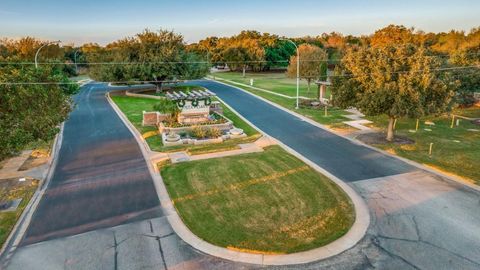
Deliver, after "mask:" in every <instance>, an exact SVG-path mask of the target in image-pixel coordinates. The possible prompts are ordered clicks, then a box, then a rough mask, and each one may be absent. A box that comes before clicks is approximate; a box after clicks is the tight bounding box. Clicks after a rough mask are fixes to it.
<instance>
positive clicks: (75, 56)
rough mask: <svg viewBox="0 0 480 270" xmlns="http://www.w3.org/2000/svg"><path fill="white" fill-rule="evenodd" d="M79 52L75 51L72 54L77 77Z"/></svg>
mask: <svg viewBox="0 0 480 270" xmlns="http://www.w3.org/2000/svg"><path fill="white" fill-rule="evenodd" d="M78 52H80V51H79V50H76V51H75V53H74V54H73V61H74V62H75V73H76V75H78V65H77V53H78Z"/></svg>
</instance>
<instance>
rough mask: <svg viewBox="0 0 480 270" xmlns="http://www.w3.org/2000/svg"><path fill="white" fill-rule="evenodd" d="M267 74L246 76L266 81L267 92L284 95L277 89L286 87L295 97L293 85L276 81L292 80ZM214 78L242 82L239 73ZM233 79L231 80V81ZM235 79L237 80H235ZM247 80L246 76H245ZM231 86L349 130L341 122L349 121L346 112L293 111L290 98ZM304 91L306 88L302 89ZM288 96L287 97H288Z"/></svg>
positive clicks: (313, 118)
mask: <svg viewBox="0 0 480 270" xmlns="http://www.w3.org/2000/svg"><path fill="white" fill-rule="evenodd" d="M268 74H269V73H259V74H255V73H251V74H250V73H248V75H251V76H252V77H253V76H257V77H261V78H263V79H262V80H265V81H268V82H269V85H270V87H269V88H265V89H267V90H270V91H273V92H278V93H282V94H286V93H285V92H282V90H278V89H285V87H288V89H289V90H287V91H289V93H290V94H291V93H292V91H293V93H294V94H293V96H295V91H296V90H295V89H296V88H295V87H296V86H295V83H294V84H293V85H291V84H288V86H282V84H281V83H279V82H278V81H282V80H283V81H284V80H287V81H288V80H289V81H292V79H286V78H285V79H278V77H279V76H283V77H285V75H284V74H277V73H274V76H276V77H274V76H273V75H272V76H268ZM214 75H215V77H220V78H225V79H229V80H232V81H237V82H242V81H241V79H242V75H241V73H235V72H225V73H215V74H214ZM232 78H233V79H232ZM235 78H237V79H235ZM247 78H248V76H247ZM248 81H249V79H248ZM293 81H295V80H293ZM232 86H235V87H238V88H241V89H243V90H246V91H248V92H251V93H253V94H255V95H257V96H260V97H263V98H265V99H267V100H269V101H271V102H274V103H276V104H278V105H280V106H282V107H284V108H287V109H289V110H292V111H295V112H297V113H299V114H302V115H304V116H306V117H308V118H310V119H312V120H314V121H316V122H318V123H320V124H323V125H327V126H330V127H332V128H336V129H350V128H349V127H348V126H347V125H345V124H343V123H342V122H343V121H348V120H349V119H348V118H346V117H345V116H344V115H346V114H348V113H347V112H345V111H344V110H342V109H338V108H329V109H328V110H327V114H325V111H324V110H323V109H310V108H300V109H298V110H297V109H295V107H296V99H290V98H285V97H281V96H277V95H274V94H270V93H267V92H264V91H260V90H255V89H253V88H251V87H245V86H239V85H235V84H232ZM255 86H257V87H260V86H259V85H255ZM304 90H305V91H306V88H305V89H304ZM316 91H317V90H316V87H314V88H313V91H312V92H313V95H311V98H316ZM290 94H288V95H290ZM328 95H329V94H328V92H327V96H328Z"/></svg>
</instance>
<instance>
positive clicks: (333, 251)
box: [106, 93, 370, 265]
mask: <svg viewBox="0 0 480 270" xmlns="http://www.w3.org/2000/svg"><path fill="white" fill-rule="evenodd" d="M106 97H107V100H108V102H109V103H110V105H112V108H113V109H114V110H115V112H116V113H117V114H118V115H119V117H120V119H122V121H123V122H124V124H125V125H126V126H127V128H128V129H129V130H130V131H131V132H132V134H133V135H134V137H135V139H136V140H137V143H138V144H139V146H140V149H141V151H142V153H143V156H144V158H145V159H146V161H147V165H148V168H149V171H150V174H151V176H152V178H153V181H154V184H155V188H156V190H157V194H158V197H159V200H160V204H161V205H162V208H163V210H164V212H165V215H166V216H167V219H168V221H169V222H170V225H171V226H172V228H173V230H174V231H175V233H176V234H177V235H178V236H179V237H180V238H181V239H182V240H183V241H185V242H186V243H188V244H189V245H191V246H192V247H194V248H195V249H197V250H200V251H201V252H204V253H206V254H209V255H212V256H215V257H220V258H223V259H227V260H231V261H235V262H242V263H250V264H257V265H295V264H304V263H309V262H314V261H318V260H322V259H326V258H329V257H332V256H335V255H338V254H340V253H342V252H344V251H346V250H348V249H350V248H352V247H353V246H355V245H356V244H357V243H358V242H359V241H360V240H361V239H362V238H363V237H364V235H365V233H366V231H367V229H368V226H369V224H370V214H369V211H368V208H367V205H366V204H365V202H364V201H363V199H362V198H361V197H360V196H359V195H358V194H357V193H356V192H355V191H354V190H353V189H352V188H351V187H350V186H349V185H348V184H346V183H345V182H343V181H341V180H340V179H338V178H337V177H335V176H333V175H332V174H330V173H329V172H327V171H325V170H324V169H322V168H320V167H319V166H318V165H316V164H315V163H313V162H312V161H310V160H308V159H307V158H305V157H303V156H302V155H300V154H299V153H297V152H296V151H294V150H293V149H291V148H289V147H288V146H286V145H284V144H283V143H281V142H279V141H278V140H275V139H274V138H271V139H272V140H274V141H276V142H277V143H278V144H279V145H280V146H281V147H283V148H284V149H285V150H286V151H288V152H289V153H291V154H293V155H294V156H296V157H297V158H299V159H301V160H302V161H304V162H305V163H307V164H308V165H310V166H311V167H312V168H314V169H315V170H317V171H318V172H320V173H322V174H324V175H326V176H327V177H329V178H330V179H332V181H334V182H335V183H336V184H337V185H339V186H340V188H341V189H343V190H344V191H345V193H347V195H348V196H349V197H350V199H351V200H352V203H353V205H354V208H355V222H354V224H353V225H352V227H351V228H350V230H349V231H348V232H347V234H345V235H344V236H342V237H341V238H339V239H337V240H335V241H334V242H332V243H330V244H328V245H326V246H323V247H319V248H315V249H312V250H309V251H304V252H298V253H293V254H286V255H263V254H251V253H245V252H239V251H234V250H229V249H227V248H223V247H218V246H215V245H212V244H210V243H208V242H206V241H204V240H202V239H201V238H199V237H198V236H196V235H195V234H193V233H192V232H191V231H190V229H188V228H187V226H186V225H185V224H184V223H183V221H182V219H181V218H180V216H179V215H178V213H177V211H176V209H175V207H174V205H173V203H172V201H171V199H170V196H169V194H168V192H167V189H166V187H165V184H164V183H163V179H162V177H161V175H160V173H159V170H158V168H157V166H156V164H152V162H151V161H150V160H149V153H148V150H147V149H148V146H146V145H145V142H144V140H143V139H141V136H140V134H139V133H138V131H137V130H136V129H135V127H133V126H132V124H131V123H130V122H129V121H128V119H126V117H125V116H124V115H123V113H122V112H121V111H120V110H119V108H118V107H117V106H116V104H114V102H113V100H111V98H110V95H109V94H108V93H107V95H106ZM221 101H222V100H221ZM222 102H223V101H222ZM224 104H226V103H225V102H224ZM226 106H228V107H229V109H231V110H232V111H233V112H235V113H236V114H237V115H238V116H239V117H240V118H242V119H243V120H244V121H245V122H247V123H249V124H250V125H252V126H253V127H254V128H256V129H257V130H259V131H260V132H261V133H262V134H264V135H265V136H268V135H267V134H266V133H265V132H263V131H262V130H261V129H259V128H258V127H256V126H255V125H253V124H252V123H251V122H250V121H248V120H247V119H245V118H244V117H243V116H241V115H240V114H238V112H236V111H235V110H234V109H233V108H231V107H230V106H229V105H226ZM268 137H269V136H268Z"/></svg>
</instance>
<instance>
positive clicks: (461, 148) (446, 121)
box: [369, 108, 480, 185]
mask: <svg viewBox="0 0 480 270" xmlns="http://www.w3.org/2000/svg"><path fill="white" fill-rule="evenodd" d="M465 111H466V113H464V110H456V111H455V113H456V114H458V115H465V114H467V113H468V114H469V115H475V114H480V108H476V109H467V110H465ZM369 119H370V120H372V121H374V123H375V126H377V127H380V128H382V129H384V128H385V127H386V126H387V121H388V120H387V118H386V117H383V116H380V117H369ZM427 120H428V121H432V122H434V123H435V126H428V125H425V121H427ZM451 121H452V119H451V117H449V116H447V115H444V116H440V117H429V118H425V119H421V121H420V128H419V130H418V131H417V132H415V133H411V132H409V130H415V125H416V120H415V119H399V120H398V121H397V125H396V132H397V134H398V135H401V136H406V137H408V138H410V139H412V140H414V141H415V144H413V145H396V144H376V145H374V146H376V147H379V148H382V149H384V150H388V151H390V152H393V153H395V154H397V155H399V156H402V157H405V158H408V159H411V160H414V161H417V162H419V163H423V164H426V165H428V166H432V167H435V168H437V169H440V170H442V171H445V172H447V173H448V172H449V173H453V174H455V175H458V176H461V177H464V178H467V179H468V180H470V181H471V182H473V183H476V184H477V185H480V170H479V169H478V164H480V132H474V131H469V129H477V130H480V126H478V125H474V124H472V123H471V122H470V121H468V120H460V125H459V126H458V127H457V126H455V127H454V128H450V126H451ZM425 129H430V130H431V131H426V130H425ZM430 143H433V152H432V155H431V156H430V155H429V148H430Z"/></svg>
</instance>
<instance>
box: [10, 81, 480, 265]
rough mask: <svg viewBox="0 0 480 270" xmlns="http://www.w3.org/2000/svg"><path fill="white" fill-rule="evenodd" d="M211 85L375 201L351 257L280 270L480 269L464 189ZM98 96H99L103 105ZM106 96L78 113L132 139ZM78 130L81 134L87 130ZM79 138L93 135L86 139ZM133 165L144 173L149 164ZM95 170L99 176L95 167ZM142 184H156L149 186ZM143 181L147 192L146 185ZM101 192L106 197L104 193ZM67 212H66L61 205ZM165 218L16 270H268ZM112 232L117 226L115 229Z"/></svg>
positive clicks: (73, 239)
mask: <svg viewBox="0 0 480 270" xmlns="http://www.w3.org/2000/svg"><path fill="white" fill-rule="evenodd" d="M202 83H203V84H204V85H205V86H207V87H209V89H211V90H212V91H214V92H216V93H217V94H218V95H219V96H220V98H222V99H223V100H224V101H226V102H227V103H229V105H231V106H232V107H233V108H234V109H236V110H238V111H239V112H240V113H242V114H243V115H244V116H245V117H246V118H247V119H249V120H250V121H251V122H253V123H254V124H255V125H257V126H258V127H260V128H261V129H263V130H264V131H266V132H267V133H269V134H270V135H272V136H273V137H275V138H277V139H279V140H281V141H282V142H284V143H286V144H287V145H289V146H290V147H291V148H293V149H295V150H296V151H298V152H300V153H302V154H304V155H305V156H307V157H308V158H309V159H311V160H312V161H314V162H315V163H317V164H318V165H320V166H322V167H323V168H325V169H327V170H328V171H330V172H331V173H332V174H334V175H336V176H338V177H339V178H341V179H343V180H345V181H348V182H349V183H351V185H352V187H354V188H355V189H356V190H357V191H358V192H359V193H360V194H361V195H362V196H363V197H364V198H365V199H366V201H367V203H368V205H369V207H370V209H371V211H372V218H373V220H372V226H371V228H370V229H369V231H368V234H367V235H366V237H365V238H364V239H363V240H362V241H361V242H360V243H359V244H358V245H357V246H356V247H354V248H352V249H351V250H348V251H346V252H344V253H342V254H341V255H339V256H335V257H333V258H330V259H327V260H324V261H321V262H316V263H312V264H307V265H301V266H297V267H295V266H291V267H288V268H283V267H278V268H275V267H272V268H274V269H320V268H321V269H374V268H376V269H436V270H437V269H479V268H480V256H478V254H480V234H479V233H478V232H479V231H480V225H479V224H480V211H478V205H479V202H480V196H479V194H478V193H475V192H471V191H468V190H466V189H464V188H462V187H461V186H460V185H458V184H449V183H447V182H444V181H442V180H440V179H438V177H436V176H432V175H431V174H429V173H425V172H423V171H418V170H417V169H415V168H413V167H411V166H409V165H407V164H405V163H403V162H400V161H398V160H396V159H392V158H390V157H386V156H384V155H382V154H379V153H377V152H375V151H372V150H370V149H368V148H365V147H362V146H359V145H356V144H353V143H352V142H350V141H348V140H345V139H343V138H340V137H338V136H335V135H333V134H331V133H329V132H327V131H324V130H321V129H319V128H317V127H315V126H312V125H311V124H308V123H306V122H303V121H302V120H300V119H298V118H297V117H295V116H292V115H290V114H288V113H285V112H284V111H282V110H279V109H277V108H275V107H273V106H271V105H269V104H267V103H265V102H263V101H260V100H258V99H256V98H254V97H252V96H250V95H248V94H245V93H243V92H241V91H239V90H236V89H234V88H231V87H228V86H224V85H221V84H217V83H214V82H202ZM96 91H98V95H95V92H96ZM104 91H105V88H104V87H103V86H88V85H87V86H86V87H84V89H83V92H82V95H83V96H84V99H83V100H80V105H79V106H87V107H89V108H90V110H87V111H88V112H91V115H90V113H88V114H86V115H83V117H85V118H86V119H89V117H92V119H97V118H99V119H102V118H103V117H105V118H108V119H109V121H106V119H105V120H104V121H101V120H100V121H101V122H102V124H97V123H94V121H92V122H88V124H90V125H95V128H96V129H95V132H96V133H98V134H105V135H106V136H107V135H108V136H107V137H115V136H117V135H116V134H117V132H120V133H123V131H122V130H123V128H124V127H122V126H121V125H118V126H117V125H115V127H114V128H112V129H109V128H107V127H109V125H110V122H116V121H117V118H116V116H114V115H113V114H112V113H113V111H112V110H111V108H110V107H108V106H106V105H105V104H104V102H106V101H105V100H104V97H103V92H104ZM92 92H93V93H92ZM88 93H90V94H88ZM94 101H95V102H94ZM88 104H90V105H88ZM252 111H255V113H252ZM89 115H90V116H89ZM72 119H74V118H73V117H72ZM77 124H78V125H82V123H79V122H77ZM82 126H83V127H82V129H86V130H88V129H89V127H88V126H87V125H86V124H85V125H82ZM70 128H72V127H69V126H68V124H67V126H66V131H67V130H68V129H70ZM72 129H73V128H72ZM114 130H115V132H114ZM70 132H71V133H75V134H78V135H82V134H83V136H87V135H88V134H84V133H83V132H82V131H80V130H76V132H75V130H73V131H70ZM71 133H70V135H68V133H66V136H73V135H72V134H71ZM124 136H125V137H124V138H123V139H124V140H126V141H128V142H129V143H128V144H127V143H126V144H125V145H116V146H117V147H115V151H121V152H122V151H124V150H121V149H123V148H127V149H129V150H128V151H129V152H131V153H137V151H139V150H138V146H136V143H135V142H134V141H133V140H134V139H133V137H132V136H131V135H127V134H125V135H124ZM90 143H92V144H95V147H94V148H95V149H102V151H99V152H97V156H96V157H97V158H96V160H95V161H101V160H102V157H104V156H105V155H106V156H108V153H110V152H109V151H103V149H111V148H110V147H107V146H109V145H110V144H109V141H108V140H105V141H103V142H102V143H101V144H97V143H96V140H95V141H90ZM70 144H72V146H70ZM74 146H75V140H68V141H66V142H64V146H63V147H65V149H70V148H71V147H74ZM74 149H75V151H73V150H74ZM64 151H65V150H64ZM90 151H93V150H92V149H91V148H90V147H88V145H84V148H83V149H81V148H72V152H63V153H61V156H65V157H63V158H65V159H67V160H70V162H68V163H63V166H61V167H62V168H64V169H65V168H70V167H71V166H73V167H74V168H76V169H77V172H78V175H83V173H82V171H81V170H80V167H77V166H76V165H79V164H78V162H79V161H78V160H77V159H72V157H74V156H83V155H85V153H89V152H90ZM95 151H97V150H95ZM75 153H76V154H75ZM135 155H136V154H135ZM94 163H95V162H94ZM113 164H121V166H118V167H117V166H115V168H116V169H117V170H119V173H118V174H116V177H115V179H116V178H121V177H122V175H123V174H125V173H128V171H129V170H128V168H131V166H130V165H131V164H128V163H127V164H126V163H123V162H120V163H115V162H114V163H113ZM143 164H144V162H143ZM133 165H134V166H142V165H141V164H140V162H138V163H135V164H133ZM92 167H93V168H95V166H93V165H92ZM94 172H95V175H100V176H101V175H102V172H101V171H99V170H98V171H97V170H95V171H94ZM110 172H112V171H110ZM112 173H113V172H112ZM137 173H147V169H146V168H144V169H143V170H142V171H141V172H140V171H138V172H137ZM75 174H76V173H75ZM75 174H74V173H73V172H72V175H66V177H70V178H72V177H73V176H74V175H75ZM95 175H93V174H92V175H89V177H85V179H84V180H83V181H78V182H77V184H78V185H79V186H89V185H90V181H88V180H91V179H92V177H94V176H95ZM133 175H136V174H133ZM129 179H130V178H129ZM142 179H143V178H142ZM146 179H148V181H147V180H146ZM112 181H114V180H113V179H112ZM142 181H145V183H146V182H148V183H150V182H149V181H150V180H149V177H146V178H145V179H143V180H142ZM142 181H140V183H143V182H142ZM57 185H58V184H57ZM116 186H119V188H120V189H119V190H121V193H122V194H129V195H128V196H126V197H121V196H120V197H115V198H118V199H130V200H133V199H134V198H136V199H137V200H145V198H148V196H150V195H149V194H150V193H149V192H150V191H148V190H146V189H142V191H141V193H131V192H132V191H130V190H126V189H121V187H123V185H122V182H120V183H119V185H116ZM130 187H131V186H130ZM97 188H98V189H99V190H101V187H97ZM151 190H152V191H153V190H154V188H152V189H151ZM90 192H92V193H93V194H95V195H96V196H91V197H90V198H91V199H90V203H91V205H86V204H82V206H84V207H92V208H94V207H95V206H97V205H101V206H102V207H100V210H101V212H102V213H110V212H109V211H107V209H111V208H113V209H115V207H116V206H117V205H122V203H121V202H118V204H116V203H112V202H109V201H108V200H105V201H103V202H104V203H106V204H105V205H102V204H98V201H97V200H96V199H95V198H96V197H97V196H101V193H96V192H97V190H96V189H95V188H92V189H91V190H90ZM143 197H145V198H143ZM157 200H158V199H157ZM147 201H150V200H149V199H148V200H147ZM152 201H153V199H152ZM85 202H87V201H85ZM155 203H156V205H157V204H158V202H155ZM140 205H142V204H140ZM51 206H52V207H53V206H54V204H51ZM107 206H108V208H107ZM58 207H59V209H62V205H61V204H60V205H58ZM147 208H148V207H147ZM110 211H113V210H110ZM137 211H138V210H137ZM66 214H67V215H68V213H66ZM157 214H158V217H152V218H147V219H144V220H141V221H136V222H133V223H127V224H124V225H120V226H117V227H111V228H103V229H97V230H92V231H89V232H86V233H83V234H80V235H75V236H69V237H64V238H57V239H54V240H51V241H45V242H41V243H37V244H33V245H28V246H24V247H22V248H20V249H18V250H17V252H16V254H15V255H14V257H13V258H12V261H11V264H10V267H9V269H38V268H39V266H41V267H40V268H45V269H256V268H260V267H257V266H253V265H245V264H237V263H232V262H227V261H224V260H220V259H217V258H213V257H210V256H207V255H205V254H202V253H199V252H198V251H196V250H194V249H192V248H191V247H190V246H188V245H186V244H185V243H184V242H183V241H181V240H180V239H179V238H178V237H177V236H176V235H175V234H172V231H171V228H170V226H169V224H168V223H167V222H166V218H165V217H161V213H157ZM80 215H81V214H80ZM57 218H58V219H57V220H52V222H51V224H53V225H52V226H54V227H55V226H56V225H55V222H56V221H59V222H60V223H62V224H64V221H62V219H61V218H60V216H58V217H57ZM126 222H127V221H125V222H124V223H126ZM67 223H68V222H67ZM40 224H43V223H42V222H41V223H40ZM73 224H77V222H73ZM112 224H114V222H112V223H111V224H109V226H111V225H112ZM109 226H105V227H109ZM100 227H102V226H100ZM47 231H48V230H47Z"/></svg>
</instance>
